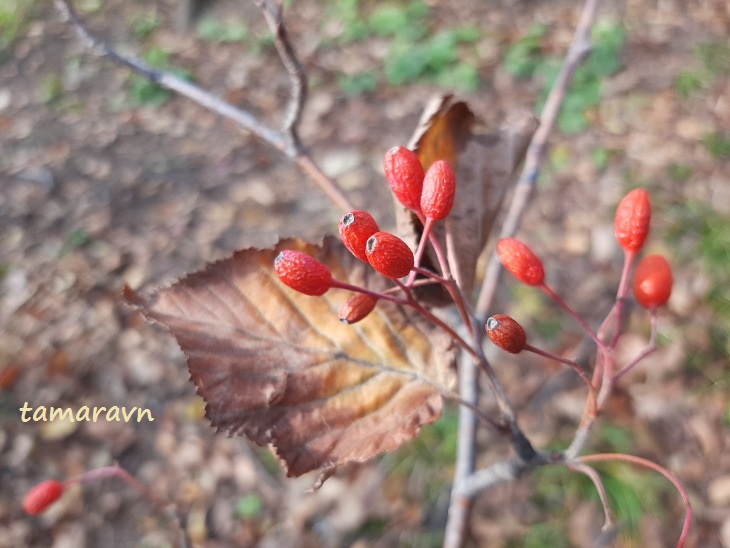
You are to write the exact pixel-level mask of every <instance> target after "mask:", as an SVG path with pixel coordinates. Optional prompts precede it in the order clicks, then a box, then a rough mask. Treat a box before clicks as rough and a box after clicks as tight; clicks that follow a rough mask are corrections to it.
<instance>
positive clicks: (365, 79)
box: [339, 72, 378, 96]
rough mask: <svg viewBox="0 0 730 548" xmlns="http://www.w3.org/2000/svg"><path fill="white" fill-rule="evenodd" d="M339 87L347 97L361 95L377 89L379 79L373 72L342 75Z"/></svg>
mask: <svg viewBox="0 0 730 548" xmlns="http://www.w3.org/2000/svg"><path fill="white" fill-rule="evenodd" d="M339 86H340V90H341V91H342V93H344V94H345V95H351V96H352V95H361V94H363V93H369V92H372V91H375V90H376V89H377V87H378V77H377V76H376V75H375V73H373V72H360V73H357V74H340V76H339Z"/></svg>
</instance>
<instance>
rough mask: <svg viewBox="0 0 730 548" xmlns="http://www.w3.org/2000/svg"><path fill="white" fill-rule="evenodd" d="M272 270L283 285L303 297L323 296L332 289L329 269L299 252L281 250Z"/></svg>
mask: <svg viewBox="0 0 730 548" xmlns="http://www.w3.org/2000/svg"><path fill="white" fill-rule="evenodd" d="M274 268H275V270H276V274H277V276H279V279H280V280H281V281H282V282H284V284H285V285H287V286H289V287H291V288H292V289H294V290H295V291H299V292H300V293H304V294H305V295H311V296H320V295H324V294H325V293H327V291H328V290H329V289H330V287H332V273H331V272H330V269H329V268H327V267H326V266H325V265H324V264H322V263H321V262H319V261H318V260H317V259H315V258H314V257H311V256H309V255H307V254H306V253H302V252H301V251H294V250H292V249H285V250H283V251H282V252H281V253H279V255H277V257H276V259H275V260H274Z"/></svg>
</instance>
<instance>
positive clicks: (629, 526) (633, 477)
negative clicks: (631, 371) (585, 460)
mask: <svg viewBox="0 0 730 548" xmlns="http://www.w3.org/2000/svg"><path fill="white" fill-rule="evenodd" d="M594 434H595V437H594V442H593V444H592V447H593V452H602V451H605V452H611V453H633V452H635V450H636V440H635V438H634V432H633V431H632V430H631V429H630V428H624V427H620V426H616V425H612V424H601V425H600V427H599V428H598V429H597V430H596V431H595V433H594ZM597 469H598V472H599V474H600V477H601V480H602V482H603V485H604V487H605V488H606V493H607V495H608V499H609V501H610V507H611V510H612V511H613V513H614V517H615V518H616V521H617V523H618V525H619V526H620V527H621V532H620V536H621V537H622V539H623V542H624V543H626V544H625V545H627V546H628V545H630V546H638V545H640V538H639V535H640V530H639V526H640V522H641V519H642V517H643V516H644V515H646V514H651V515H653V516H655V517H657V518H658V519H660V520H663V521H664V522H667V523H666V524H667V526H670V525H672V524H673V523H674V522H672V523H671V524H670V523H669V519H668V517H667V516H666V515H665V514H666V512H665V505H664V502H663V501H664V499H665V498H666V499H668V500H671V497H673V496H676V492H675V491H674V490H673V487H672V485H671V483H669V482H668V481H667V480H666V479H665V478H664V477H662V476H661V475H660V474H657V473H653V472H650V471H647V470H644V469H642V468H637V467H635V466H633V465H631V464H628V463H622V462H607V463H605V464H601V465H599V466H598V467H597ZM534 482H535V490H534V496H533V502H535V504H537V505H538V507H540V508H541V509H544V510H545V512H546V513H548V515H550V516H551V518H550V521H548V522H545V523H540V524H537V526H535V527H533V528H531V533H530V534H531V536H532V537H533V539H534V540H531V541H530V543H529V544H528V543H527V540H525V546H528V545H529V546H535V547H537V546H571V544H570V543H569V542H568V540H567V535H568V531H567V524H568V523H569V522H570V515H571V512H572V511H573V510H574V509H575V506H576V505H577V504H579V503H580V502H581V501H584V500H591V501H594V503H595V504H596V506H597V507H598V508H600V498H599V496H598V492H597V491H596V488H595V486H594V485H593V482H592V481H591V480H590V479H589V478H588V477H586V476H585V475H583V474H580V473H576V472H571V471H570V470H567V469H566V468H564V467H543V468H540V469H538V470H536V472H535V475H534ZM533 529H534V530H533ZM540 542H542V543H543V544H540Z"/></svg>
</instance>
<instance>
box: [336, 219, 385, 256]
mask: <svg viewBox="0 0 730 548" xmlns="http://www.w3.org/2000/svg"><path fill="white" fill-rule="evenodd" d="M339 230H340V238H341V239H342V243H343V244H345V247H346V248H347V249H349V250H350V253H352V254H353V255H354V256H355V257H357V258H358V259H360V260H361V261H365V262H368V256H367V253H365V245H366V244H367V241H368V238H370V236H372V235H373V234H375V233H376V232H379V231H380V228H378V223H376V222H375V219H373V216H372V215H370V213H368V212H367V211H360V210H359V209H356V210H354V211H350V212H349V213H345V215H344V216H343V217H342V220H341V221H340V226H339Z"/></svg>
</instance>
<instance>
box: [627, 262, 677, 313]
mask: <svg viewBox="0 0 730 548" xmlns="http://www.w3.org/2000/svg"><path fill="white" fill-rule="evenodd" d="M671 294H672V267H671V266H669V262H667V260H666V259H665V258H664V257H663V256H661V255H647V256H646V257H644V258H643V259H642V260H641V261H640V262H639V264H638V265H637V266H636V272H635V273H634V295H635V296H636V300H637V301H638V302H639V304H640V305H641V306H643V307H644V308H648V309H652V308H657V307H659V306H664V305H665V304H667V301H668V300H669V297H670V296H671Z"/></svg>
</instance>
